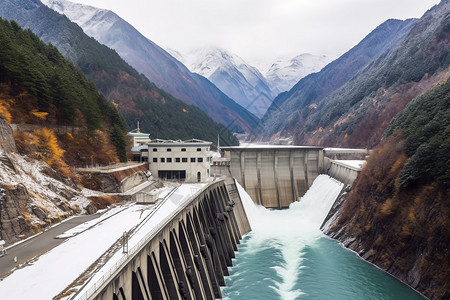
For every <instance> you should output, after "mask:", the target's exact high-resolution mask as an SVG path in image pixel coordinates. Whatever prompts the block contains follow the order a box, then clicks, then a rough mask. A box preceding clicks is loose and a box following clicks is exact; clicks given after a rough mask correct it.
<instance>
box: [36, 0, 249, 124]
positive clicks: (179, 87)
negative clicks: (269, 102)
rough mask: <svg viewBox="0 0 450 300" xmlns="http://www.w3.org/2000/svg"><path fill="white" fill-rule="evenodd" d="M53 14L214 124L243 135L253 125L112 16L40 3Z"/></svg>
mask: <svg viewBox="0 0 450 300" xmlns="http://www.w3.org/2000/svg"><path fill="white" fill-rule="evenodd" d="M42 2H43V3H45V4H46V5H48V6H49V7H50V8H52V9H54V10H55V11H57V12H59V13H62V14H65V15H66V16H67V17H68V18H69V19H71V20H72V21H73V22H75V23H77V24H78V25H79V26H80V27H81V28H83V30H84V32H85V33H86V34H87V35H89V36H91V37H93V38H95V39H96V40H97V41H99V42H100V43H102V44H104V45H106V46H108V47H110V48H112V49H114V50H116V51H117V53H118V54H119V55H120V56H121V57H122V58H123V59H124V60H125V61H126V62H127V63H129V64H130V65H131V66H132V67H134V68H135V69H136V70H137V71H139V72H140V73H142V74H144V75H145V76H146V77H147V78H148V79H149V80H150V81H152V82H154V83H155V84H156V85H157V86H158V87H160V88H162V89H164V90H165V91H167V92H169V93H171V94H172V95H174V96H175V97H177V98H178V99H180V100H182V101H184V102H185V103H187V104H191V105H192V104H194V105H196V106H198V107H199V108H200V109H201V110H203V111H204V112H206V113H207V114H208V115H209V116H210V117H212V118H213V119H214V120H215V121H216V122H219V123H222V124H224V125H228V124H230V123H232V122H234V123H236V125H237V126H238V127H240V128H242V129H244V130H246V131H249V130H250V129H251V128H252V126H254V125H255V124H256V120H255V118H254V116H252V115H251V114H249V113H248V112H247V111H246V110H245V109H244V108H243V107H241V106H239V105H236V103H234V101H233V100H232V99H231V98H229V97H227V96H226V95H225V94H223V93H221V92H220V91H218V92H217V93H215V94H214V95H213V94H211V93H210V92H209V90H212V89H214V87H213V84H211V83H209V85H211V86H210V87H209V88H208V89H207V90H205V89H203V88H202V85H204V84H207V82H206V83H205V82H202V83H201V84H200V83H199V79H198V78H197V76H194V74H192V73H191V72H190V71H189V70H188V69H187V68H186V67H185V66H184V65H183V64H182V63H180V62H179V61H178V60H176V59H175V58H174V57H172V56H171V55H170V54H168V53H167V52H166V51H165V50H163V49H162V48H160V47H159V46H158V45H156V44H155V43H153V42H152V41H150V40H149V39H147V38H146V37H144V36H143V35H142V34H140V33H139V32H138V31H137V30H136V29H135V28H134V27H132V26H131V25H130V24H128V23H127V22H126V21H124V20H123V19H121V18H120V17H119V16H117V15H116V14H115V13H113V12H111V11H108V10H104V9H98V8H94V7H91V6H86V5H81V4H76V3H72V2H69V1H65V0H45V1H42Z"/></svg>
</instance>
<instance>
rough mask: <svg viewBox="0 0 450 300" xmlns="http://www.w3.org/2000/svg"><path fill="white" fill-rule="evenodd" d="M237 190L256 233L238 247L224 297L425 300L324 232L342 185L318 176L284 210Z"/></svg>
mask: <svg viewBox="0 0 450 300" xmlns="http://www.w3.org/2000/svg"><path fill="white" fill-rule="evenodd" d="M238 188H239V193H240V194H241V197H242V201H243V204H244V207H245V211H246V213H247V216H248V219H249V221H250V224H251V226H252V232H250V233H249V234H247V235H246V236H244V238H243V240H242V242H241V244H240V245H239V251H238V252H237V253H236V259H235V260H234V261H233V267H231V268H230V276H228V277H227V278H226V287H225V288H223V290H222V293H223V297H224V299H228V300H235V299H245V300H250V299H282V300H288V299H289V300H290V299H318V300H319V299H320V300H322V299H374V300H375V299H376V300H379V299H393V300H394V299H423V298H422V297H421V296H420V295H419V294H417V293H415V292H414V291H413V290H411V289H409V288H408V287H407V286H405V285H403V284H402V283H401V282H399V281H397V280H396V279H394V278H393V277H391V276H390V275H388V274H386V273H384V272H382V271H380V270H379V269H377V268H375V267H374V266H372V265H370V264H368V263H366V262H365V261H363V260H362V259H360V258H359V257H358V256H357V255H356V254H355V253H353V252H351V251H349V250H346V249H344V248H343V247H341V246H340V245H339V244H338V243H337V242H336V241H333V240H331V239H329V238H327V237H326V236H325V235H324V234H323V233H322V232H321V231H320V226H321V224H322V222H323V220H324V219H325V217H326V215H327V213H328V211H329V210H330V208H331V206H332V205H333V203H334V201H335V199H336V198H337V196H338V194H339V192H340V191H341V189H342V184H341V183H339V182H336V181H335V180H333V179H331V178H329V177H328V176H326V175H320V176H319V177H318V178H317V179H316V180H315V181H314V183H313V185H312V186H311V188H310V189H309V190H308V192H307V193H306V194H305V196H303V197H302V199H301V201H300V202H295V203H293V204H291V206H290V207H289V209H286V210H270V209H266V208H264V207H262V206H257V205H255V204H254V203H253V201H252V200H251V198H250V197H249V196H248V195H247V193H246V192H245V191H244V190H243V189H242V188H241V187H240V186H239V187H238Z"/></svg>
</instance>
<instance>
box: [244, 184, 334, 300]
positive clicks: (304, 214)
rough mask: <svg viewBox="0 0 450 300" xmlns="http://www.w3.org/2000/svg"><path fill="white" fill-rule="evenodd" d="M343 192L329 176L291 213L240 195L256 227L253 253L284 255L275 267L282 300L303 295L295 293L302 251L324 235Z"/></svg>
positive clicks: (310, 190)
mask: <svg viewBox="0 0 450 300" xmlns="http://www.w3.org/2000/svg"><path fill="white" fill-rule="evenodd" d="M341 189H342V183H340V182H337V181H335V180H333V179H331V178H330V177H329V176H327V175H320V176H319V177H317V178H316V180H315V181H314V183H313V185H312V186H311V187H310V188H309V190H308V192H307V193H306V194H305V195H304V196H303V197H302V198H301V199H300V201H297V202H294V203H292V204H291V205H290V207H289V209H288V210H270V209H267V208H265V207H263V206H258V205H255V204H254V202H253V201H252V199H251V198H250V196H249V195H248V194H247V193H246V192H245V190H244V189H243V188H242V187H241V186H238V190H239V194H240V195H241V198H242V202H243V205H244V208H245V211H246V213H247V217H248V220H249V222H250V225H251V227H252V232H251V235H252V238H251V239H250V240H249V242H248V249H249V251H250V252H251V251H255V252H258V251H263V250H264V248H266V247H275V248H276V249H277V250H279V252H280V253H281V258H282V261H281V265H279V266H273V267H272V268H273V269H274V270H275V271H276V274H277V278H280V280H279V281H275V282H274V286H272V288H273V289H274V290H275V291H276V292H277V293H278V294H279V295H280V296H281V298H282V299H295V298H296V297H297V296H299V295H301V294H302V291H301V290H299V289H295V285H296V283H297V280H298V276H299V273H300V272H301V269H302V268H301V262H302V254H303V253H302V250H303V249H304V247H305V245H310V244H312V243H314V240H315V239H316V238H318V237H320V236H321V235H322V232H321V231H320V225H321V224H322V222H323V220H324V219H325V217H326V215H327V214H328V212H329V210H330V208H331V206H332V205H333V203H334V201H335V200H336V198H337V196H338V195H339V192H340V191H341Z"/></svg>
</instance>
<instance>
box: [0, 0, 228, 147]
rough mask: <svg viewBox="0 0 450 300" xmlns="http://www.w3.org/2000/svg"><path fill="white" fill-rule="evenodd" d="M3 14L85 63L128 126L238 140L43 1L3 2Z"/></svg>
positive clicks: (172, 135) (166, 134)
mask: <svg viewBox="0 0 450 300" xmlns="http://www.w3.org/2000/svg"><path fill="white" fill-rule="evenodd" d="M0 16H2V17H4V18H6V19H9V20H16V21H17V23H19V24H20V25H21V26H23V27H24V28H29V29H30V30H31V31H33V32H34V33H36V34H37V35H38V36H39V38H41V39H42V40H43V41H44V42H46V43H52V44H53V45H54V46H55V47H56V48H58V50H59V51H60V52H61V53H62V54H63V55H64V56H65V57H66V58H68V59H70V60H71V61H72V62H73V63H74V64H75V65H76V66H78V67H79V68H81V70H82V71H83V73H84V74H85V75H86V76H87V77H88V78H89V79H91V80H92V81H94V83H95V85H96V87H97V89H98V90H99V91H100V92H101V93H102V94H103V95H105V97H106V98H107V99H108V100H109V101H110V102H113V103H114V104H115V105H117V108H118V110H119V112H120V113H121V114H122V116H123V117H124V119H125V121H126V124H127V126H128V128H129V129H133V128H135V127H136V123H137V121H138V120H139V121H140V124H141V129H142V131H144V132H148V133H150V134H151V136H152V137H153V138H156V137H159V138H168V139H188V138H200V139H204V140H208V141H216V140H217V134H218V133H221V137H223V140H222V141H221V143H223V144H236V143H237V140H236V139H235V138H234V136H233V135H232V134H231V133H230V131H228V130H227V129H226V128H225V127H224V126H223V125H220V124H218V123H216V122H214V121H213V120H212V119H211V118H209V117H208V116H207V115H206V114H205V113H204V112H202V111H201V110H200V109H199V108H197V107H196V106H193V105H187V104H185V103H184V102H182V101H180V100H178V99H176V98H174V97H173V96H171V95H170V94H168V93H166V92H164V91H163V90H161V89H159V88H157V87H156V86H155V85H154V84H153V83H151V82H150V81H149V80H148V79H147V78H146V77H145V76H144V75H141V74H139V73H138V72H137V71H136V70H134V69H133V68H132V67H131V66H129V65H128V64H127V63H126V62H125V61H123V60H122V59H121V58H120V56H119V55H118V54H117V53H116V52H115V51H114V50H111V49H110V48H108V47H106V46H104V45H101V44H99V43H98V42H97V41H96V40H95V39H93V38H90V37H88V36H87V35H86V34H84V32H83V30H82V29H81V28H80V27H79V26H78V25H76V24H75V23H72V22H70V20H69V19H67V17H65V16H64V15H60V14H58V13H56V12H55V11H53V10H51V9H50V8H48V7H47V6H45V5H43V4H42V3H41V2H40V1H37V0H15V1H10V0H5V1H2V2H0Z"/></svg>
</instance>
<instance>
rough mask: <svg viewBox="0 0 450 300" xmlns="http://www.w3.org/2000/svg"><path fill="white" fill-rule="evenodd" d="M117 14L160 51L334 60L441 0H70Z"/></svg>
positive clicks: (251, 59)
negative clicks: (210, 49) (208, 48)
mask: <svg viewBox="0 0 450 300" xmlns="http://www.w3.org/2000/svg"><path fill="white" fill-rule="evenodd" d="M70 1H72V2H78V3H84V4H88V5H91V6H95V7H100V8H106V9H109V10H112V11H114V12H115V13H116V14H118V15H119V16H120V17H121V18H123V19H125V20H126V21H127V22H128V23H130V24H131V25H133V26H134V27H135V28H136V29H138V30H139V31H140V32H141V33H142V34H143V35H145V36H146V37H147V38H149V39H150V40H152V41H153V42H155V43H156V44H158V45H160V46H161V47H163V48H172V49H175V50H179V51H181V52H185V51H187V50H189V49H193V48H198V47H202V46H205V45H213V46H219V47H222V48H225V49H227V50H230V51H232V52H234V53H236V54H238V55H239V56H241V57H242V58H244V59H245V60H247V61H248V62H250V63H251V62H255V61H266V62H267V63H269V62H271V61H273V60H274V59H275V58H276V57H278V56H295V55H298V54H301V53H312V54H326V55H329V56H332V57H336V56H337V55H339V54H343V53H345V52H346V51H347V50H349V49H350V48H352V47H353V46H355V45H356V44H357V43H358V42H359V41H361V40H362V39H363V38H364V37H365V36H366V35H367V34H369V33H370V32H371V31H372V30H373V29H375V28H376V27H377V26H378V25H380V24H381V23H383V22H384V21H386V20H387V19H390V18H396V19H402V20H404V19H407V18H419V17H421V16H422V15H423V14H424V13H425V12H426V11H427V10H428V9H429V8H431V7H432V6H433V5H435V4H437V3H439V0H158V1H155V0H70Z"/></svg>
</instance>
